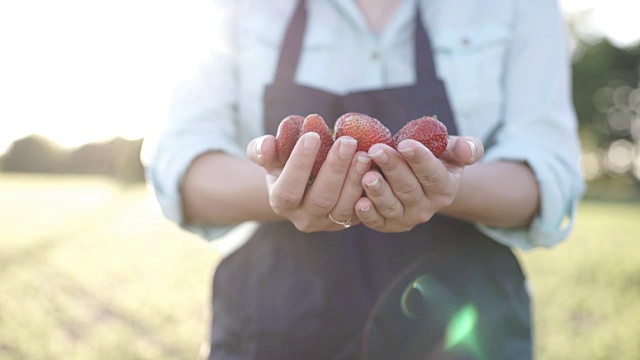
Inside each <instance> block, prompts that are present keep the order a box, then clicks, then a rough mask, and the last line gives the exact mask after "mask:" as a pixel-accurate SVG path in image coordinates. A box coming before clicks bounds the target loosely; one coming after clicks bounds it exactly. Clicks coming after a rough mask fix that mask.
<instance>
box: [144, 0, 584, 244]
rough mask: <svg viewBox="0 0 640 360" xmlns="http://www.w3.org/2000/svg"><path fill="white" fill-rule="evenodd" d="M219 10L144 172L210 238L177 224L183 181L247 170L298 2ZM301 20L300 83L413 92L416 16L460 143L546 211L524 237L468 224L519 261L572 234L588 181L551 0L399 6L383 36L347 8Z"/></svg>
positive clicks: (228, 4)
mask: <svg viewBox="0 0 640 360" xmlns="http://www.w3.org/2000/svg"><path fill="white" fill-rule="evenodd" d="M417 2H420V4H417ZM214 3H215V6H216V9H217V11H218V12H219V13H218V14H219V15H220V18H221V19H222V20H221V21H220V22H218V23H217V28H216V30H215V32H213V33H212V45H214V46H212V47H213V48H214V50H212V52H211V56H210V57H209V58H208V60H207V62H206V63H204V64H202V66H201V67H200V68H199V71H198V73H197V75H196V76H194V77H193V78H192V79H190V80H189V81H186V82H185V83H184V84H182V85H181V86H179V87H177V88H176V91H175V94H174V98H173V105H172V108H171V112H170V118H169V123H168V125H167V127H166V128H165V129H164V131H163V132H162V135H161V137H160V139H159V140H158V141H157V147H155V149H154V150H153V151H152V154H153V155H152V158H151V161H150V163H149V165H148V168H147V174H148V177H149V179H150V180H151V181H150V183H151V184H152V186H153V189H154V190H155V194H156V196H157V199H158V202H159V204H160V206H161V209H162V211H163V213H164V214H165V215H166V216H167V217H168V218H170V219H172V220H174V221H175V222H177V223H178V224H180V225H181V226H183V227H184V228H186V229H188V230H190V231H193V232H196V233H198V234H200V235H202V236H203V237H204V238H206V239H215V238H218V237H220V236H221V235H223V234H225V233H226V232H228V231H229V230H231V229H232V228H233V226H191V225H188V224H185V223H184V220H183V215H182V209H181V201H180V193H179V186H180V182H181V180H182V178H183V176H184V174H185V172H186V170H187V168H188V166H189V165H190V163H191V162H192V161H193V159H194V158H195V157H197V156H198V155H200V154H202V153H203V152H207V151H212V150H218V151H224V152H227V153H229V154H232V155H235V156H238V157H242V158H246V146H247V144H248V142H249V141H250V140H251V139H252V138H255V137H258V136H261V135H263V134H264V127H263V122H262V119H263V106H262V95H263V91H264V88H265V86H266V85H267V84H269V83H270V82H271V81H272V80H273V77H274V75H275V67H276V64H277V59H278V54H279V50H280V46H281V42H282V39H283V36H284V32H285V28H286V26H287V24H288V22H289V19H290V18H291V16H292V14H293V10H294V8H295V5H296V3H297V0H270V1H268V2H267V1H261V0H217V1H214ZM418 5H419V6H418ZM307 8H308V12H309V20H308V23H307V30H306V33H305V38H304V44H303V50H302V53H301V57H300V63H299V66H298V69H297V73H296V81H297V82H298V83H300V84H303V85H307V86H310V87H315V88H319V89H322V90H325V91H328V92H332V93H335V94H344V93H347V92H352V91H358V90H370V89H379V88H385V87H395V86H403V85H408V84H412V83H414V82H415V80H416V79H415V64H414V39H413V27H414V25H415V11H416V9H418V8H419V9H420V11H422V18H423V19H424V22H425V26H426V27H427V28H428V29H427V30H428V33H429V36H430V37H431V41H432V46H433V48H434V53H435V57H436V68H437V72H438V75H439V76H440V77H441V78H442V79H443V80H444V82H445V86H446V89H447V93H448V95H449V98H450V100H451V102H452V107H453V111H454V115H455V117H456V121H457V126H458V132H459V133H460V134H461V135H472V136H477V137H479V138H480V139H481V140H483V142H484V143H485V147H486V153H485V156H484V158H483V160H482V161H483V162H494V161H501V160H508V161H521V162H526V163H527V164H528V165H529V166H530V167H531V169H532V170H533V172H534V174H535V176H536V179H537V182H538V185H539V189H540V194H541V200H540V201H541V202H540V204H541V206H540V211H539V213H538V214H537V216H536V217H535V219H534V220H533V221H532V223H531V224H530V226H529V227H527V228H518V229H512V228H498V227H489V226H484V225H481V224H477V225H476V226H477V227H478V228H479V229H480V230H481V231H482V232H484V233H485V234H487V235H488V236H490V237H492V238H493V239H495V240H496V241H498V242H500V243H503V244H505V245H508V246H512V247H517V248H520V249H529V248H533V247H538V246H545V247H549V246H552V245H555V244H557V243H558V242H560V241H562V240H563V239H565V238H566V237H567V236H568V234H569V232H570V230H571V227H572V224H573V221H574V218H575V213H576V206H577V202H578V201H579V199H580V197H581V195H582V193H583V190H584V183H583V179H582V176H581V173H580V169H579V165H578V161H579V156H580V143H579V137H578V132H577V121H576V118H575V113H574V109H573V105H572V101H571V90H570V83H571V79H570V59H569V50H568V44H567V39H566V29H565V25H564V23H563V19H562V16H561V14H560V12H559V9H558V5H557V3H556V2H555V1H554V0H540V1H529V0H404V1H403V2H402V3H401V4H400V5H399V7H398V9H397V12H396V13H395V14H394V15H393V17H392V18H391V20H390V21H389V23H388V24H387V26H386V27H385V29H384V30H383V31H382V32H381V33H374V32H372V31H371V30H370V29H369V28H368V26H367V22H366V19H365V17H364V15H363V14H362V12H361V11H360V9H359V8H358V5H357V3H356V1H354V0H308V6H307ZM427 115H430V114H427ZM409 120H411V119H407V121H409ZM240 243H241V242H240Z"/></svg>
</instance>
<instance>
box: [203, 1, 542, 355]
mask: <svg viewBox="0 0 640 360" xmlns="http://www.w3.org/2000/svg"><path fill="white" fill-rule="evenodd" d="M417 12H418V16H417V19H416V29H415V44H416V51H415V56H416V72H417V81H416V84H415V85H412V86H406V87H398V88H390V89H384V90H375V91H362V92H354V93H350V94H347V95H345V96H337V95H333V94H329V93H326V92H324V91H321V90H317V89H313V88H309V87H305V86H300V85H296V84H295V82H294V76H295V73H296V69H297V66H298V59H299V56H300V51H301V48H302V42H303V37H304V30H305V27H306V9H305V2H304V1H300V2H299V4H298V7H297V9H296V12H295V14H294V16H293V18H292V20H291V22H290V24H289V27H288V29H287V32H286V35H285V36H286V37H285V39H284V42H283V47H282V50H281V54H280V59H279V63H278V68H277V72H276V76H275V80H274V82H273V84H271V85H269V86H267V88H266V90H265V94H264V106H265V128H266V131H267V133H270V134H275V132H276V129H277V126H278V124H279V122H280V120H282V119H283V118H284V117H286V116H287V115H292V114H298V115H303V116H304V115H307V114H311V113H318V114H320V115H322V116H323V117H324V119H325V120H326V121H327V123H328V124H329V126H330V127H332V126H333V123H334V122H335V119H337V118H338V117H339V116H340V115H342V114H343V113H345V112H351V111H355V112H362V113H366V114H369V115H371V116H374V117H376V118H378V119H379V120H380V121H382V122H383V123H384V124H385V125H386V126H387V127H388V128H389V129H390V130H391V131H392V133H395V132H396V131H397V130H399V129H400V128H401V127H402V125H404V124H405V123H406V122H407V121H409V120H412V119H415V118H418V117H421V116H423V115H433V114H436V115H437V116H438V118H439V119H440V121H442V122H443V123H444V124H445V125H446V126H447V128H448V130H449V132H450V133H451V134H456V124H455V122H454V119H453V114H452V111H451V107H450V105H449V101H448V99H447V95H446V91H445V88H444V84H443V82H442V81H440V80H439V79H438V78H437V76H436V72H435V66H434V57H433V53H432V49H431V45H430V42H429V38H428V36H427V34H426V32H425V28H424V26H423V24H422V21H421V19H420V15H419V11H417ZM213 294H214V295H213V313H214V320H213V322H212V332H211V354H210V357H209V359H215V360H227V359H310V360H313V359H318V360H320V359H321V360H328V359H385V360H388V359H490V360H496V359H529V358H530V357H531V351H532V350H531V330H530V310H529V298H528V295H527V292H526V290H525V279H524V276H523V274H522V271H521V269H520V266H519V264H518V262H517V260H516V258H515V257H514V255H513V253H512V252H511V251H510V250H509V249H508V248H507V247H505V246H502V245H500V244H498V243H497V242H495V241H493V240H491V239H489V238H488V237H486V236H485V235H483V234H481V233H480V232H478V230H477V229H476V228H475V227H474V226H472V225H471V224H469V223H466V222H462V221H458V220H454V219H451V218H447V217H444V216H435V217H434V218H433V219H432V220H430V221H429V222H427V223H425V224H422V225H419V226H416V227H415V228H414V229H413V230H412V231H410V232H406V233H397V234H383V233H379V232H376V231H374V230H371V229H368V228H366V227H365V226H363V225H360V226H355V227H352V228H349V229H346V230H343V231H340V232H318V233H312V234H306V233H302V232H300V231H298V230H297V229H296V228H295V227H294V226H293V225H292V224H291V223H290V222H278V223H266V224H263V225H261V226H260V227H259V228H258V230H257V232H256V233H255V234H254V236H253V237H252V238H251V239H250V240H249V241H248V243H247V244H245V245H244V246H243V247H241V248H240V249H239V250H237V251H236V252H235V253H233V254H231V255H230V256H228V257H227V258H225V259H224V260H223V261H222V263H221V264H220V265H219V266H218V268H217V271H216V275H215V279H214V286H213Z"/></svg>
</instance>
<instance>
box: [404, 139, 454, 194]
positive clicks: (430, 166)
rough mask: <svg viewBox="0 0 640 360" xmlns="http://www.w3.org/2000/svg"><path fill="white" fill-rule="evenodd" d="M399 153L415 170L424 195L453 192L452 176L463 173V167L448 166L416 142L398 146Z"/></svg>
mask: <svg viewBox="0 0 640 360" xmlns="http://www.w3.org/2000/svg"><path fill="white" fill-rule="evenodd" d="M398 151H399V152H400V153H401V154H402V155H403V157H404V158H405V160H406V161H407V164H409V166H410V167H411V169H412V170H413V173H414V174H415V177H416V178H417V179H418V182H419V183H420V185H421V186H422V189H423V191H424V193H425V194H426V195H427V197H428V196H429V194H431V193H435V194H445V193H448V192H450V191H451V186H452V183H453V178H452V176H454V175H456V174H458V173H461V171H462V167H460V166H456V165H450V166H446V165H445V163H444V162H442V161H440V160H439V159H438V158H436V157H435V156H434V155H433V153H432V152H431V151H429V149H428V148H427V147H425V146H424V145H422V144H421V143H419V142H417V141H415V140H404V141H402V142H401V143H400V144H398Z"/></svg>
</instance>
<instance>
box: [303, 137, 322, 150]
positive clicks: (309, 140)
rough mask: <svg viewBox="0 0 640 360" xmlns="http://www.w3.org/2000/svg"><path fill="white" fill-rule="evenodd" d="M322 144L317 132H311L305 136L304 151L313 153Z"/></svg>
mask: <svg viewBox="0 0 640 360" xmlns="http://www.w3.org/2000/svg"><path fill="white" fill-rule="evenodd" d="M319 143H320V135H318V133H315V132H309V133H306V134H304V139H303V143H302V145H303V146H304V149H305V150H306V151H308V152H313V151H314V150H315V149H316V147H318V144H319Z"/></svg>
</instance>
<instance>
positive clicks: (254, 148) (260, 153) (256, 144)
mask: <svg viewBox="0 0 640 360" xmlns="http://www.w3.org/2000/svg"><path fill="white" fill-rule="evenodd" d="M247 156H248V157H249V159H250V160H251V161H253V162H254V163H256V164H257V165H260V166H262V167H264V168H265V169H267V171H269V169H270V168H275V167H282V164H280V161H278V156H277V154H276V138H275V137H273V135H264V136H261V137H258V138H255V139H253V140H251V141H250V142H249V145H247Z"/></svg>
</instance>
